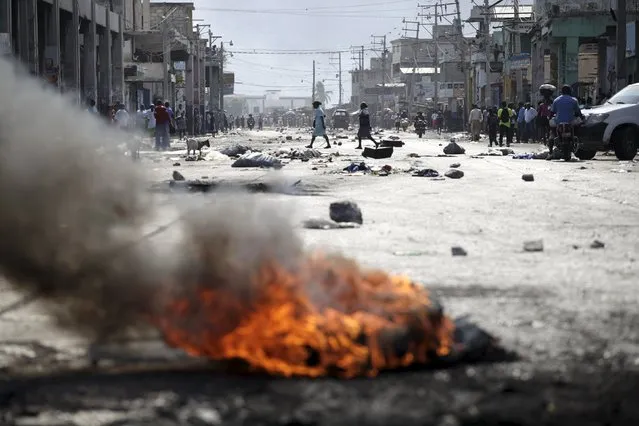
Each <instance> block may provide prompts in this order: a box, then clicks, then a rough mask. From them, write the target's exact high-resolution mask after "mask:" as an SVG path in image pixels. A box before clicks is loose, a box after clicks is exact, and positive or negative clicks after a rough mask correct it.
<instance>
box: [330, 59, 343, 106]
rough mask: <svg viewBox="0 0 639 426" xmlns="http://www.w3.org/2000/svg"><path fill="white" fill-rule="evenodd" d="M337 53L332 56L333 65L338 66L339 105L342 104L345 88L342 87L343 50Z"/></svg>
mask: <svg viewBox="0 0 639 426" xmlns="http://www.w3.org/2000/svg"><path fill="white" fill-rule="evenodd" d="M335 55H337V56H332V57H331V65H333V66H337V70H338V71H337V72H338V74H337V80H338V82H339V96H338V98H339V101H338V105H342V92H343V88H342V52H336V53H335Z"/></svg>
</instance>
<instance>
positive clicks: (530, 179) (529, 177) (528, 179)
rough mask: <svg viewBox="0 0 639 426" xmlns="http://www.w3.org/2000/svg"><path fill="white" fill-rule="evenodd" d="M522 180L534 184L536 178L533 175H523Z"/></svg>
mask: <svg viewBox="0 0 639 426" xmlns="http://www.w3.org/2000/svg"><path fill="white" fill-rule="evenodd" d="M521 178H522V179H523V180H524V181H526V182H534V181H535V176H533V175H531V174H525V175H522V176H521Z"/></svg>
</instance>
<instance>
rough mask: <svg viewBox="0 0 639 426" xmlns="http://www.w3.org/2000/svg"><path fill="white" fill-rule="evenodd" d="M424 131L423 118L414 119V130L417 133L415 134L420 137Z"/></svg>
mask: <svg viewBox="0 0 639 426" xmlns="http://www.w3.org/2000/svg"><path fill="white" fill-rule="evenodd" d="M425 131H426V121H424V120H416V121H415V132H416V133H417V136H419V138H420V139H421V137H422V136H423V135H424V132H425Z"/></svg>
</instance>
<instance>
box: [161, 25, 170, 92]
mask: <svg viewBox="0 0 639 426" xmlns="http://www.w3.org/2000/svg"><path fill="white" fill-rule="evenodd" d="M170 46H171V41H170V40H169V23H168V21H167V20H166V19H165V20H164V22H163V23H162V71H163V76H164V85H163V89H164V90H163V93H164V101H167V100H169V99H171V91H170V89H169V85H170V83H169V82H170V79H169V67H170V65H171V48H170Z"/></svg>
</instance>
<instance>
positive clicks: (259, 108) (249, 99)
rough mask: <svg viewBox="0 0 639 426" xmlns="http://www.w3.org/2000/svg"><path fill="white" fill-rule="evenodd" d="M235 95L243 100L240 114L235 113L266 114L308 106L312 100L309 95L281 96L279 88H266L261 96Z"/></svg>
mask: <svg viewBox="0 0 639 426" xmlns="http://www.w3.org/2000/svg"><path fill="white" fill-rule="evenodd" d="M236 97H240V98H242V99H243V100H244V102H243V108H242V111H241V114H237V115H248V114H253V115H260V114H266V115H268V114H272V113H274V112H286V111H289V110H296V109H299V108H310V106H311V104H312V102H313V100H312V99H311V97H310V96H282V94H281V91H280V90H268V91H266V93H265V94H264V95H262V96H242V95H237V96H236ZM237 112H239V111H237Z"/></svg>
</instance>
